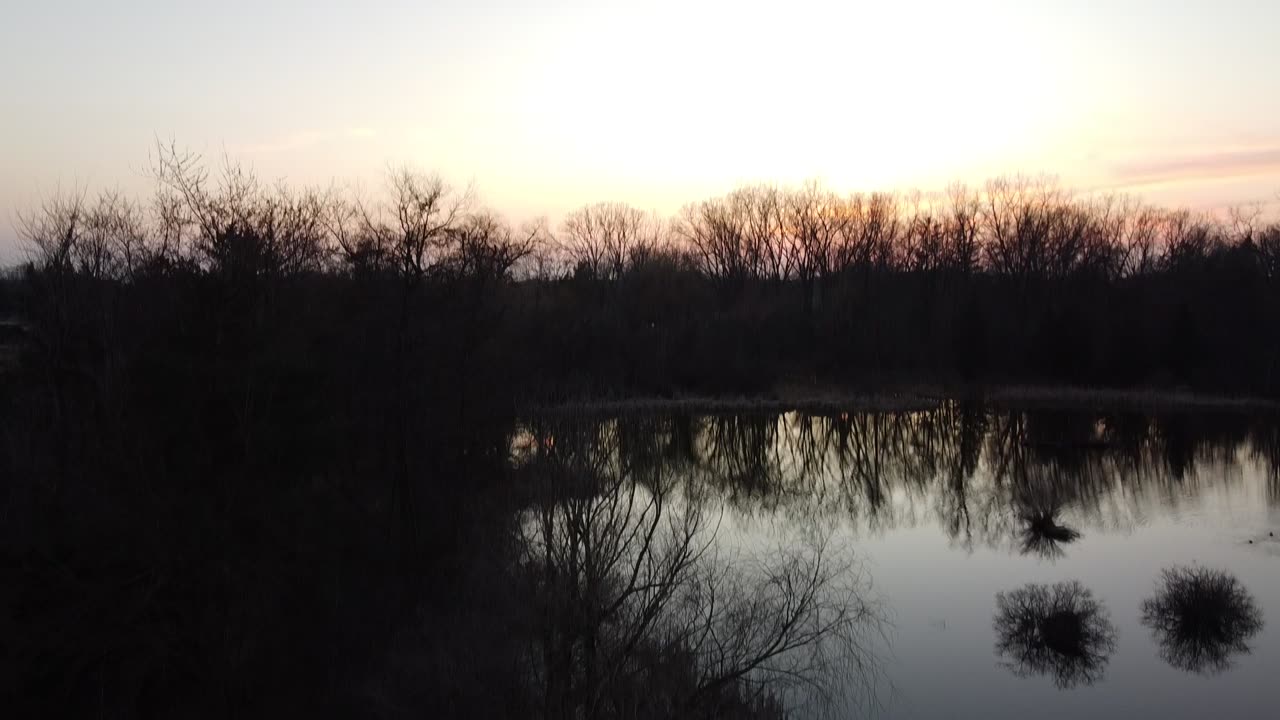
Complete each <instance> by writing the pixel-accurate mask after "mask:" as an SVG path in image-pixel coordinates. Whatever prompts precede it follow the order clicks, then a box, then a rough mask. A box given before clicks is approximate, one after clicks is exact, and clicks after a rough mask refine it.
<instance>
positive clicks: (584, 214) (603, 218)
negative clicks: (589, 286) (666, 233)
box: [562, 203, 662, 280]
mask: <svg viewBox="0 0 1280 720" xmlns="http://www.w3.org/2000/svg"><path fill="white" fill-rule="evenodd" d="M562 228H563V229H562V237H563V244H562V248H563V251H564V253H565V255H566V256H567V257H568V259H569V262H570V264H571V265H572V266H573V267H575V268H582V269H583V270H585V271H586V272H588V273H589V274H590V275H591V277H595V278H600V279H603V280H616V279H617V278H619V277H621V276H622V274H623V273H624V272H625V271H626V270H628V269H629V268H630V267H631V266H632V265H633V264H634V263H635V262H636V261H637V260H639V259H643V258H644V257H646V256H648V255H649V254H651V253H652V251H653V249H654V248H656V247H657V246H658V245H659V243H660V241H661V235H662V224H661V223H660V222H659V221H658V220H657V218H655V217H653V216H651V215H649V214H647V213H645V212H643V211H641V210H638V209H636V208H633V207H631V206H629V205H625V204H623V203H597V204H595V205H588V206H586V207H582V208H579V209H578V210H575V211H573V212H572V213H569V215H568V216H567V217H566V218H565V219H564V223H563V226H562Z"/></svg>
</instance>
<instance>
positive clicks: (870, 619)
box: [518, 443, 880, 718]
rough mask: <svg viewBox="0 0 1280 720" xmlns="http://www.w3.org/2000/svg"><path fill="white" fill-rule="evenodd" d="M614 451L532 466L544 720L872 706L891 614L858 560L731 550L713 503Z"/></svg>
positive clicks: (530, 561) (528, 588)
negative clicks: (876, 652) (878, 646)
mask: <svg viewBox="0 0 1280 720" xmlns="http://www.w3.org/2000/svg"><path fill="white" fill-rule="evenodd" d="M608 447H609V446H608V445H607V444H603V443H601V444H595V443H583V444H575V445H570V444H567V443H559V444H556V445H555V446H554V450H552V449H551V448H549V447H548V448H540V449H538V450H536V451H535V453H534V456H533V457H532V459H531V461H530V462H529V463H528V464H527V465H526V467H525V468H524V470H525V472H527V473H528V475H529V477H530V478H531V479H533V480H534V483H533V484H534V486H535V487H536V490H535V492H534V495H533V499H532V502H531V504H530V505H529V507H528V509H527V510H526V512H525V513H524V517H523V519H522V521H521V522H520V524H519V525H520V531H519V537H518V541H519V542H518V544H519V547H520V548H521V551H520V557H519V562H518V574H519V576H520V577H521V578H522V582H523V584H524V588H523V589H524V591H525V593H526V596H527V597H529V598H530V603H529V605H528V612H529V614H528V616H527V618H526V621H525V623H526V625H525V626H526V627H528V628H529V629H530V631H531V632H530V633H529V637H530V641H529V643H528V650H527V657H526V662H525V663H524V665H525V667H528V668H530V673H531V675H530V677H529V683H530V685H531V687H532V688H533V689H534V691H535V693H536V694H537V695H539V696H540V699H539V701H538V702H539V704H540V705H541V708H542V712H541V715H542V716H544V717H593V718H594V717H630V718H644V717H685V716H689V717H692V716H698V717H734V718H765V717H781V716H783V715H785V714H786V712H787V711H788V710H791V709H794V708H796V707H797V706H798V705H800V704H806V705H808V704H811V703H816V704H818V705H821V706H825V707H835V703H836V700H841V701H848V700H851V699H853V700H855V701H856V700H858V699H861V700H866V699H867V698H869V697H873V691H874V677H875V676H876V675H877V671H876V664H875V662H874V660H875V658H874V656H873V654H872V652H871V650H870V648H871V644H870V638H872V637H874V636H875V635H876V634H877V633H878V632H879V628H880V618H879V614H878V609H877V607H876V606H875V605H874V604H873V603H872V602H870V601H869V600H868V599H867V595H868V593H867V591H868V587H867V582H866V580H865V578H864V577H863V576H862V575H861V574H860V573H859V572H858V570H857V568H856V566H854V565H853V564H852V563H851V561H850V560H849V558H851V557H852V555H851V554H849V553H846V552H844V551H843V550H841V551H840V552H837V551H836V550H835V549H834V548H831V547H829V546H828V544H827V543H826V542H825V540H824V539H823V538H809V541H808V542H798V540H800V539H791V541H789V542H787V543H785V544H781V543H780V546H779V547H778V548H777V549H776V550H774V551H772V552H767V553H764V552H762V553H758V554H746V553H742V554H735V553H733V552H730V551H728V550H723V549H721V548H720V544H719V543H718V542H717V537H716V534H717V531H718V523H717V521H716V519H715V515H714V514H713V513H710V512H709V511H708V510H707V508H706V507H705V506H704V502H703V493H701V492H700V491H699V490H698V489H697V488H692V487H690V486H688V485H682V484H680V483H677V482H675V481H674V480H673V479H672V478H671V477H669V475H668V474H667V473H666V472H665V470H664V469H663V467H662V465H661V464H645V465H641V464H632V463H630V462H628V461H627V459H626V458H625V457H624V456H623V455H621V454H618V453H616V452H612V451H611V450H608V449H606V448H608ZM863 690H865V691H867V692H865V693H860V694H861V697H860V698H849V697H848V695H849V694H851V693H858V692H859V691H863Z"/></svg>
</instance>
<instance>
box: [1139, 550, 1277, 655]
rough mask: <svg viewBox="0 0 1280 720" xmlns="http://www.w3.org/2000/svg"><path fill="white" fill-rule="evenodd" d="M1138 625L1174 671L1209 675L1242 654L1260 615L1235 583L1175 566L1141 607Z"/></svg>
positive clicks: (1224, 576)
mask: <svg viewBox="0 0 1280 720" xmlns="http://www.w3.org/2000/svg"><path fill="white" fill-rule="evenodd" d="M1142 623H1143V624H1144V625H1146V626H1147V627H1149V628H1151V632H1152V633H1153V634H1154V635H1155V638H1156V642H1158V643H1159V645H1160V657H1162V658H1164V660H1165V661H1166V662H1168V663H1169V664H1170V665H1172V666H1173V667H1176V668H1178V669H1179V670H1186V671H1188V672H1194V673H1200V674H1204V675H1213V674H1217V673H1220V672H1222V671H1224V670H1227V669H1228V668H1230V667H1231V666H1232V664H1233V660H1232V656H1233V655H1247V654H1248V653H1249V640H1250V639H1251V638H1252V637H1253V636H1254V635H1257V634H1258V632H1259V631H1261V630H1262V611H1261V610H1260V609H1259V608H1258V605H1257V603H1256V602H1254V599H1253V596H1252V595H1250V594H1249V591H1248V590H1246V589H1245V588H1244V586H1242V585H1241V584H1240V581H1239V580H1237V579H1236V578H1235V576H1234V575H1231V574H1229V573H1226V572H1222V571H1220V570H1210V569H1207V568H1198V567H1175V568H1169V569H1167V570H1165V571H1164V572H1163V573H1162V574H1161V579H1160V585H1159V588H1158V589H1157V592H1156V594H1155V596H1154V597H1151V598H1148V599H1147V600H1144V601H1143V603H1142Z"/></svg>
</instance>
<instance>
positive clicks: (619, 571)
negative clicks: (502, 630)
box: [513, 403, 1280, 718]
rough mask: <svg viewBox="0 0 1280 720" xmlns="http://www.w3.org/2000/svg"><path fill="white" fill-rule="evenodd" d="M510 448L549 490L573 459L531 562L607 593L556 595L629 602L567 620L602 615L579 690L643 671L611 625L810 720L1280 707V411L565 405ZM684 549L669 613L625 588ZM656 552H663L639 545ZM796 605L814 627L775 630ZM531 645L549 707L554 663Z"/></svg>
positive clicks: (1248, 713) (533, 535)
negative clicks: (617, 412) (572, 409)
mask: <svg viewBox="0 0 1280 720" xmlns="http://www.w3.org/2000/svg"><path fill="white" fill-rule="evenodd" d="M513 447H514V455H515V457H516V461H515V462H516V466H517V468H518V469H520V471H521V472H523V473H525V474H526V476H527V477H526V480H528V482H529V483H530V484H531V485H532V484H533V482H534V481H533V480H532V479H531V478H534V477H535V476H537V477H545V476H546V474H545V473H542V474H541V475H539V473H538V472H537V469H538V468H542V469H545V468H546V467H548V466H555V467H557V468H559V473H558V475H557V477H559V478H560V480H559V481H558V484H557V486H556V488H555V490H554V492H550V493H547V492H543V491H531V492H533V496H534V497H535V499H533V500H530V501H529V503H528V507H529V508H530V510H529V511H528V513H527V514H526V517H525V520H524V525H523V526H524V527H525V529H526V531H525V533H524V537H525V540H526V544H527V548H530V550H529V552H528V558H530V559H531V560H530V562H531V565H530V566H531V567H537V568H539V569H540V572H544V574H545V575H546V577H550V576H551V575H552V574H554V573H551V572H550V571H549V570H547V568H548V567H549V566H550V565H551V564H552V561H551V560H550V558H552V557H553V556H554V557H556V558H558V559H557V560H556V561H555V562H556V563H559V565H558V566H557V567H558V570H557V573H558V574H555V577H557V578H563V577H565V574H564V572H563V570H564V567H566V563H568V562H569V560H567V558H572V564H573V567H575V568H576V567H578V564H579V563H581V564H582V565H583V566H584V567H588V568H595V570H589V571H587V572H588V574H590V572H596V573H597V576H598V577H597V581H596V582H594V584H593V583H586V585H589V586H591V587H596V588H604V590H601V591H600V592H595V591H592V592H585V593H584V592H583V591H582V588H581V587H579V586H578V585H576V584H575V585H574V590H573V592H572V593H569V594H568V595H566V597H569V596H572V599H570V600H565V601H563V603H562V604H566V603H567V604H568V605H573V606H574V607H575V608H578V609H581V608H582V607H586V606H591V605H592V604H593V603H594V604H595V605H599V606H601V607H604V608H605V609H607V610H609V611H610V612H612V611H615V610H617V609H618V608H622V607H623V606H627V607H631V610H629V611H628V610H622V611H619V612H614V613H613V614H609V613H605V612H602V613H598V614H593V613H592V612H586V613H585V615H584V614H582V613H577V611H576V610H575V611H574V613H577V614H574V613H571V614H574V616H575V617H582V616H588V617H593V618H595V617H599V618H605V617H608V618H609V619H608V620H603V619H602V620H601V621H600V623H599V625H598V627H595V628H594V629H592V630H591V631H590V632H589V633H586V634H585V635H584V637H587V636H589V637H590V640H589V643H588V644H587V645H585V647H589V648H590V652H589V653H586V654H583V653H582V652H581V651H579V652H578V653H577V654H575V652H574V651H572V650H571V649H570V650H566V651H565V655H564V656H565V657H576V658H580V659H581V658H591V660H582V662H585V663H587V664H588V665H590V666H591V668H588V669H586V670H583V671H582V672H580V673H578V674H577V675H575V677H578V678H579V679H578V681H574V682H579V684H581V682H589V681H594V682H596V683H597V684H600V683H605V682H607V681H606V680H603V679H600V678H594V674H595V673H597V672H604V671H605V670H606V669H607V668H610V667H626V668H629V669H630V671H631V672H635V673H640V674H643V673H642V672H641V670H642V668H640V665H642V664H643V663H642V662H640V661H637V660H636V659H635V658H634V657H628V658H623V657H622V654H621V653H623V652H624V651H625V652H633V654H634V648H635V647H636V643H635V642H634V641H631V642H621V641H617V639H616V637H614V638H613V643H614V644H613V645H610V642H611V641H610V640H609V639H608V638H610V637H613V636H617V635H629V636H630V637H632V638H635V637H638V636H639V635H640V634H646V637H647V636H648V635H649V634H651V635H652V636H653V637H655V638H663V642H669V643H671V644H673V646H679V647H681V648H683V649H684V650H683V652H686V653H687V655H688V658H687V663H688V665H690V666H691V667H692V668H693V669H691V670H690V671H689V674H690V675H691V676H692V679H689V680H688V684H689V686H690V687H696V686H697V685H698V683H699V682H704V683H705V682H707V680H708V679H709V678H712V679H713V678H719V677H722V676H723V675H725V674H730V675H734V676H735V678H736V680H735V682H740V683H742V685H741V687H742V688H743V691H742V692H743V693H744V694H746V695H751V694H752V693H755V695H756V696H757V697H761V698H769V703H773V704H774V705H773V706H771V707H775V709H777V708H784V709H787V710H790V711H791V712H792V714H794V715H797V716H805V715H818V714H824V715H834V716H841V717H843V716H864V717H883V718H937V717H986V718H1004V717H1008V718H1025V717H1093V718H1106V717H1132V716H1160V717H1163V718H1181V717H1186V718H1193V717H1197V718H1198V717H1205V716H1208V715H1218V716H1227V717H1270V716H1272V714H1273V708H1272V705H1273V703H1274V702H1275V700H1276V699H1277V697H1280V695H1277V692H1276V688H1275V685H1274V683H1275V680H1274V670H1275V668H1276V667H1280V665H1278V663H1280V627H1277V621H1278V619H1280V538H1278V537H1277V535H1280V424H1277V422H1276V418H1274V417H1270V416H1265V415H1259V414H1254V415H1250V414H1247V413H1241V412H1236V413H1227V412H1207V411H1204V410H1196V411H1194V412H1190V411H1186V412H1163V413H1159V414H1155V415H1148V414H1141V413H1136V412H1094V411H1077V410H1036V411H1010V410H994V409H990V408H984V407H980V406H973V405H966V404H961V403H945V404H942V405H940V406H939V407H936V408H933V409H928V410H923V411H914V412H860V413H827V414H820V415H811V414H805V413H783V414H767V413H754V414H741V415H715V416H696V415H687V414H682V415H671V416H664V415H661V414H645V415H639V416H634V417H627V416H624V417H599V416H590V417H569V416H566V415H563V414H560V415H556V416H553V417H547V418H543V419H539V420H537V421H531V422H528V423H526V424H525V425H524V426H523V430H522V431H521V432H520V433H519V435H518V437H517V438H516V441H515V443H514V445H513ZM566 508H570V509H568V510H567V509H566ZM575 517H576V518H578V520H576V521H575V520H573V519H572V518H575ZM591 523H597V525H598V526H592V525H591ZM602 527H608V528H609V529H606V530H602V529H601V528H602ZM564 528H577V529H578V531H579V532H580V535H581V538H582V539H583V542H581V543H580V548H579V544H575V542H576V541H575V542H569V541H566V538H568V537H570V536H572V535H573V532H571V531H566V530H564ZM656 537H661V538H666V539H665V540H658V539H653V538H656ZM680 537H683V538H685V539H686V540H689V539H691V540H689V541H688V542H685V543H684V545H685V546H686V547H690V548H693V550H692V551H690V553H688V555H689V557H688V558H686V559H688V560H689V569H688V572H687V574H686V575H680V576H679V577H680V578H681V579H680V580H678V581H677V582H673V583H672V584H673V585H680V588H679V589H673V590H672V591H671V592H670V593H669V595H668V596H667V597H666V598H665V599H664V598H661V597H660V598H658V600H661V602H662V603H665V604H663V605H661V606H660V607H659V603H658V600H654V599H653V598H652V597H650V596H646V598H647V599H644V600H643V601H636V597H637V596H638V595H641V594H643V593H628V592H624V591H622V590H619V589H618V588H619V587H620V585H619V583H621V586H622V587H627V582H628V581H631V586H632V587H634V586H640V585H643V588H644V589H646V592H650V595H651V594H652V588H653V587H657V586H660V585H661V583H656V582H649V583H647V584H645V583H641V582H637V581H635V580H634V578H635V576H636V575H637V571H636V570H635V568H638V567H641V566H643V567H644V568H645V569H644V570H643V571H641V572H639V575H640V576H641V577H642V578H648V579H652V578H656V577H659V576H660V573H658V572H657V571H656V570H654V568H666V569H668V570H670V569H671V568H672V567H673V566H672V563H673V562H674V561H673V559H672V558H673V557H674V556H677V555H678V553H674V552H673V550H672V547H675V546H673V545H672V544H671V542H670V540H671V539H672V538H676V539H679V538H680ZM644 541H650V542H651V543H652V544H653V546H654V548H657V549H653V550H649V551H641V552H640V553H637V552H636V551H635V548H636V546H637V545H638V544H641V543H642V542H644ZM569 545H574V547H575V549H574V551H573V552H572V553H569V552H566V551H565V548H566V547H568V546H569ZM676 545H679V543H676ZM601 548H606V549H605V550H602V549H601ZM579 549H581V550H582V554H581V556H580V555H579V554H578V550H579ZM593 553H594V554H600V555H604V556H607V559H608V561H607V562H606V563H604V566H601V565H599V564H593V561H591V560H589V559H588V558H589V557H593V556H594V555H593ZM641 556H644V557H641ZM664 563H666V564H664ZM605 566H607V567H605ZM602 567H603V568H604V569H601V568H602ZM717 568H719V570H717ZM718 573H719V574H718ZM606 576H608V577H609V578H612V579H602V578H605V577H606ZM661 577H663V578H667V579H672V578H676V577H677V575H676V573H675V572H674V570H673V571H672V572H670V573H668V574H667V575H661ZM715 578H722V579H723V583H722V584H717V582H720V581H718V580H714V579H715ZM806 582H807V583H808V584H806ZM540 587H544V589H545V584H544V586H540ZM583 587H585V585H584V586H583ZM716 588H719V591H720V592H719V594H718V595H717V594H716V593H715V592H714V590H715V589H716ZM797 588H799V589H797ZM806 592H808V593H809V594H808V595H806V594H805V593H806ZM535 595H536V593H535ZM806 598H807V599H808V600H810V601H811V606H809V607H806V608H803V612H795V611H796V610H797V608H799V607H800V605H801V601H803V600H804V599H806ZM830 598H839V599H840V602H831V601H830ZM635 602H639V605H638V606H633V604H634V603H635ZM842 603H843V604H842ZM662 613H669V614H670V618H668V619H665V620H662V619H654V618H655V617H658V616H659V615H661V614H662ZM717 613H720V614H719V615H717ZM788 613H792V614H790V615H789V614H788ZM805 613H808V614H805ZM780 617H781V618H787V619H794V620H795V621H796V622H795V624H794V626H793V627H784V628H783V630H782V631H780V630H779V627H778V623H779V620H778V618H780ZM619 618H621V619H619ZM638 618H643V623H645V624H643V625H642V624H641V622H642V621H641V620H640V619H638ZM796 627H800V628H803V629H805V632H810V634H809V635H805V634H804V633H803V632H797V631H796V629H795V628H796ZM787 631H790V632H791V633H792V634H791V635H786V632H787ZM819 631H824V632H825V631H830V632H832V633H833V635H835V636H838V637H839V638H840V641H839V642H835V643H827V639H829V638H822V637H820V633H819ZM733 633H737V635H733ZM555 636H556V637H557V638H561V639H563V638H566V637H568V636H569V634H566V633H565V632H564V631H563V629H560V630H557V631H556V635H555ZM730 636H732V637H733V638H734V639H733V640H732V641H726V640H725V638H726V637H730ZM672 638H675V639H674V640H673V639H672ZM708 638H711V639H708ZM779 639H781V640H782V644H783V645H784V646H785V647H784V648H783V651H782V652H778V653H776V654H773V655H769V656H768V657H766V658H765V659H764V661H762V662H759V663H756V664H754V665H751V666H750V667H747V668H741V667H740V666H742V665H744V664H750V663H748V662H747V659H748V658H749V659H750V660H756V659H759V657H760V656H761V655H760V653H759V652H757V651H758V650H760V649H761V648H770V647H772V646H771V645H770V643H771V642H774V641H777V640H779ZM805 640H809V641H813V642H804V641H805ZM565 642H567V641H565ZM733 642H737V643H738V644H737V645H734V646H733V647H735V648H736V649H735V650H734V651H733V652H732V653H731V652H728V651H726V650H725V646H726V645H732V643H733ZM566 647H567V646H566ZM608 647H613V648H614V650H613V651H610V650H608V649H607V648H608ZM600 648H605V649H600ZM617 648H623V649H622V650H618V649H617ZM610 652H613V654H610ZM734 653H736V654H734ZM752 653H756V654H755V655H752ZM842 653H843V655H841V654H842ZM539 657H541V658H543V660H540V661H538V662H537V663H535V665H537V666H538V667H537V668H535V671H534V674H535V676H537V677H539V678H540V680H541V682H542V685H541V686H542V687H545V688H548V692H552V689H554V688H555V687H561V686H557V685H556V683H555V682H553V681H552V680H551V676H552V675H554V674H555V673H554V668H552V667H551V665H550V663H549V662H548V661H546V660H545V658H548V657H552V654H548V653H547V652H543V653H542V654H541V655H540V656H539ZM734 663H737V665H735V664H734ZM739 669H741V673H740V674H737V673H738V670H739ZM569 674H571V675H573V674H574V673H569ZM606 675H607V673H606ZM611 677H618V676H617V675H614V676H611ZM583 678H586V680H583ZM593 678H594V679H593ZM713 682H714V681H713ZM572 684H573V682H570V683H569V685H572ZM569 685H564V686H563V687H561V690H564V688H566V687H568V686H569ZM564 692H566V693H567V692H568V691H567V690H564ZM586 695H589V696H592V697H595V696H593V695H591V693H590V692H587V693H586ZM593 702H597V703H603V702H604V701H602V700H599V699H598V698H597V700H594V701H593ZM765 704H766V705H767V704H768V703H765ZM761 706H762V707H763V705H761ZM602 707H603V705H600V704H597V705H592V706H589V708H588V709H591V708H594V709H595V710H596V711H599V712H600V713H601V714H604V711H603V710H602V709H601V708H602ZM726 714H729V713H727V712H726ZM767 714H768V713H767V712H758V713H757V715H755V716H760V715H767Z"/></svg>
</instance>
